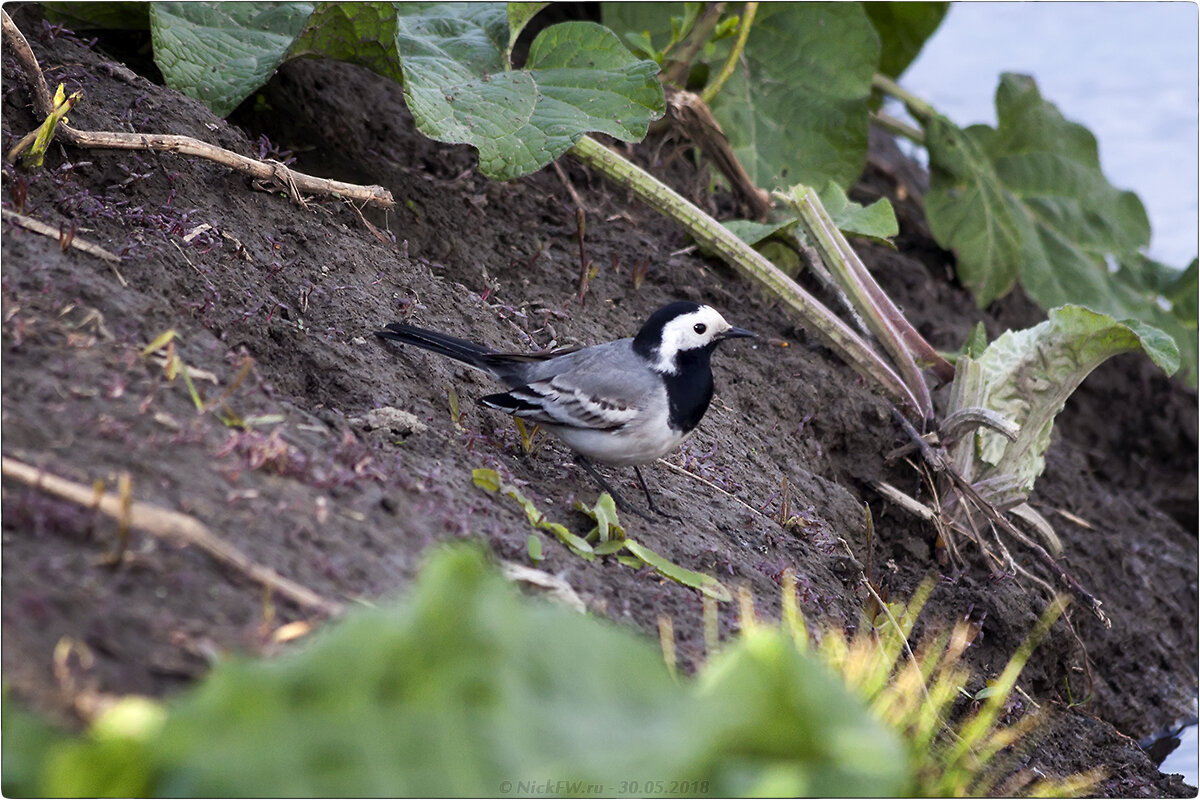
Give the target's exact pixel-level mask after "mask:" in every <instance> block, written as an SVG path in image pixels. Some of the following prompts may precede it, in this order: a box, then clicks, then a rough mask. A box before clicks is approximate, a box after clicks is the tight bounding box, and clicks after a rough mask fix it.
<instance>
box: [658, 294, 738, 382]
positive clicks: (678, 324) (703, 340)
mask: <svg viewBox="0 0 1200 800" xmlns="http://www.w3.org/2000/svg"><path fill="white" fill-rule="evenodd" d="M732 327H733V326H732V325H730V324H729V323H728V322H726V321H725V318H724V317H722V316H721V315H720V314H719V313H718V312H717V310H716V309H715V308H711V307H709V306H700V308H698V309H696V310H695V311H693V312H691V313H689V314H684V315H683V316H679V317H676V318H675V319H673V320H671V321H670V322H668V323H667V324H666V325H664V326H663V331H662V342H661V343H660V344H659V346H658V363H657V364H655V365H654V368H655V369H656V370H658V371H659V372H666V373H669V374H672V375H673V374H675V369H676V366H675V356H676V355H678V354H679V353H681V352H683V351H685V350H698V349H700V348H703V347H708V346H709V345H710V344H712V342H713V340H714V339H716V338H717V337H718V336H719V335H720V334H722V333H724V332H725V331H727V330H729V329H730V328H732Z"/></svg>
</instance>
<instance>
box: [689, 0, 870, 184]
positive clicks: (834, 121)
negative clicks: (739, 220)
mask: <svg viewBox="0 0 1200 800" xmlns="http://www.w3.org/2000/svg"><path fill="white" fill-rule="evenodd" d="M879 46H880V45H879V36H878V34H876V33H875V29H874V27H872V25H871V21H870V20H869V19H868V18H867V15H866V13H865V12H864V11H863V7H862V5H861V4H859V3H764V4H762V5H760V6H759V9H758V14H757V16H756V17H755V20H754V25H753V27H751V29H750V37H749V39H748V40H747V41H746V49H745V53H744V56H743V58H744V66H741V67H740V68H739V69H737V70H736V71H735V72H734V74H733V76H732V77H731V78H730V80H729V82H728V83H726V84H725V88H724V89H722V90H721V93H720V94H719V95H717V97H716V98H715V99H714V100H713V103H712V111H713V115H714V116H716V118H717V121H718V122H720V123H721V127H722V128H723V129H724V131H725V134H726V136H727V137H728V138H729V144H730V146H731V147H732V148H733V151H734V154H735V155H736V156H737V157H738V160H739V161H741V163H742V166H743V167H745V168H746V172H747V173H748V174H749V175H750V179H751V180H752V181H753V182H754V184H755V185H756V186H761V187H763V188H766V189H785V188H787V187H788V186H791V185H793V184H795V183H805V184H808V185H809V186H824V185H825V184H826V183H827V182H828V181H830V180H832V181H834V182H836V183H837V184H839V185H840V186H849V185H851V184H852V183H854V181H855V180H857V179H858V176H859V174H860V173H861V172H862V168H863V163H864V161H865V159H866V154H867V126H868V109H867V100H868V99H869V98H870V95H871V76H872V75H873V74H874V72H875V69H876V66H877V65H878V63H879ZM728 47H729V45H728V43H727V42H722V43H721V46H720V47H719V49H718V53H719V52H722V51H727V49H728Z"/></svg>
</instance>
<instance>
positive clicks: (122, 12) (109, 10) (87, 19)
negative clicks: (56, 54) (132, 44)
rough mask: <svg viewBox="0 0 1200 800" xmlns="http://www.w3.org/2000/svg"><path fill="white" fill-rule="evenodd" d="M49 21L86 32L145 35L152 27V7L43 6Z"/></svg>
mask: <svg viewBox="0 0 1200 800" xmlns="http://www.w3.org/2000/svg"><path fill="white" fill-rule="evenodd" d="M39 5H41V7H42V10H43V11H45V12H46V17H47V18H48V19H49V20H50V21H51V22H57V23H59V24H62V25H66V26H67V27H69V28H71V29H73V30H77V31H84V30H90V29H93V28H98V29H103V30H135V31H144V30H146V29H147V28H149V27H150V4H149V3H131V2H113V3H40V4H39Z"/></svg>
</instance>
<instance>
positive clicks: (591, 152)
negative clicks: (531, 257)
mask: <svg viewBox="0 0 1200 800" xmlns="http://www.w3.org/2000/svg"><path fill="white" fill-rule="evenodd" d="M568 152H569V153H570V154H571V155H572V156H574V157H575V158H577V159H578V160H579V161H581V162H583V163H584V164H586V165H588V166H590V167H592V168H593V169H596V170H598V171H600V172H602V173H603V174H604V175H605V176H607V177H608V178H609V179H611V180H613V181H615V182H616V183H618V184H620V185H621V186H624V187H626V188H628V189H630V190H632V191H633V192H634V193H635V194H636V195H637V196H638V197H639V198H640V199H641V200H642V201H643V202H645V203H646V204H647V205H649V206H650V207H651V208H653V209H655V210H656V211H658V212H660V213H662V214H664V215H666V216H668V217H670V218H671V219H674V220H676V221H677V222H679V223H680V224H681V225H683V226H684V228H685V229H686V230H687V231H688V233H690V234H691V235H692V237H693V238H695V239H696V240H697V241H699V242H700V243H702V244H704V245H706V246H707V247H709V248H711V249H712V250H714V251H715V252H716V253H717V254H718V255H720V256H721V257H722V258H723V259H725V261H727V262H728V263H729V264H730V265H732V266H733V267H734V268H735V269H737V270H738V271H739V272H740V273H742V274H743V275H745V276H746V277H748V278H750V279H751V280H753V281H755V282H756V283H758V284H759V285H760V286H763V287H764V288H766V289H767V290H768V291H769V292H770V293H771V294H772V295H774V296H776V297H778V298H779V299H781V300H782V301H783V302H784V303H785V304H787V305H788V306H790V307H791V308H792V309H794V310H795V311H797V312H799V314H800V316H801V318H802V319H803V320H804V321H805V323H806V324H807V325H808V326H809V327H810V329H811V330H813V331H814V332H815V333H817V334H818V335H819V336H820V337H821V339H822V340H823V342H824V343H825V344H826V345H827V346H828V347H829V348H830V349H832V350H833V351H834V352H835V353H837V354H838V356H840V357H841V358H842V359H843V360H844V361H846V363H848V364H849V365H850V366H851V367H853V368H854V370H855V371H857V372H858V373H859V374H861V375H863V376H865V377H868V378H870V379H871V380H873V381H875V382H876V383H878V384H879V385H880V386H882V387H883V389H884V390H885V391H886V392H887V393H888V394H890V395H892V396H893V397H896V398H898V399H899V400H900V402H901V403H903V404H904V405H905V406H906V407H907V408H908V410H909V411H911V412H914V413H918V414H920V413H921V408H922V405H921V403H920V402H918V400H917V398H916V397H915V396H914V395H913V392H912V390H911V389H910V388H909V387H908V386H907V385H906V384H905V382H904V381H903V380H901V379H900V377H899V376H898V375H897V374H896V373H895V371H894V370H893V369H892V368H891V367H890V366H889V365H888V364H887V362H885V361H884V360H883V359H882V358H880V356H879V355H878V354H877V353H875V351H874V350H872V349H871V348H870V346H869V345H867V343H866V342H865V341H863V339H862V338H861V337H860V336H859V335H858V334H856V333H855V332H854V331H853V330H851V329H850V327H849V326H847V325H846V323H844V322H842V320H841V319H839V318H838V317H836V316H834V315H833V314H832V313H831V312H830V311H829V309H827V308H825V306H823V305H822V304H821V302H820V301H819V300H817V299H816V298H815V297H813V296H812V295H810V294H809V293H808V292H806V291H804V289H803V288H801V287H800V286H799V285H798V284H797V283H796V282H795V281H793V280H792V279H791V278H789V277H788V276H787V275H785V274H784V273H783V272H781V271H780V270H779V269H778V268H777V267H776V266H775V265H774V264H772V263H771V262H770V261H768V260H767V259H765V258H763V256H762V255H760V254H759V253H758V251H756V250H754V248H752V247H750V246H749V245H748V244H746V243H745V242H743V241H742V240H741V239H739V238H738V237H737V236H735V235H734V234H733V233H732V232H730V231H729V229H727V228H726V227H725V226H723V225H721V223H719V222H717V221H716V220H715V219H713V218H712V217H710V216H709V215H708V214H705V213H704V212H703V211H701V210H700V209H699V208H697V207H696V206H695V205H693V204H692V203H690V202H688V201H687V200H686V199H685V198H683V197H682V196H681V195H679V194H678V193H677V192H675V191H674V190H673V189H671V188H670V187H668V186H665V185H664V184H663V183H661V182H660V181H659V180H658V179H657V178H655V177H654V176H652V175H650V173H648V172H646V171H645V170H643V169H642V168H640V167H638V166H637V165H635V164H633V163H631V162H629V161H628V160H626V159H624V158H622V157H621V156H619V155H618V154H616V153H614V152H613V151H612V150H609V149H608V148H607V147H605V146H604V145H602V144H600V143H599V142H597V141H596V140H595V139H593V138H591V137H589V136H584V137H582V138H581V139H580V140H579V142H578V143H576V145H575V146H574V147H573V148H571V149H570V150H569V151H568Z"/></svg>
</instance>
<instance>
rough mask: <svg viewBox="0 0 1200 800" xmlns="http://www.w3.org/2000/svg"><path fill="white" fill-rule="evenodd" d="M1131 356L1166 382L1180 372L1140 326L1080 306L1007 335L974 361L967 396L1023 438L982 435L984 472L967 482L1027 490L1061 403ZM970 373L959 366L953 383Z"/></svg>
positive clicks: (1166, 349) (1169, 345)
mask: <svg viewBox="0 0 1200 800" xmlns="http://www.w3.org/2000/svg"><path fill="white" fill-rule="evenodd" d="M1132 350H1141V351H1143V352H1145V353H1146V355H1148V356H1149V357H1150V358H1151V360H1153V361H1154V363H1155V364H1157V365H1158V366H1159V367H1161V368H1162V369H1163V370H1164V371H1166V372H1167V373H1168V374H1171V373H1174V372H1175V371H1176V370H1177V369H1178V368H1179V350H1178V348H1177V347H1176V345H1175V342H1174V341H1173V340H1172V338H1171V337H1170V336H1168V335H1167V334H1165V333H1163V332H1162V331H1160V330H1158V329H1157V328H1154V327H1151V326H1150V325H1147V324H1145V323H1143V322H1141V321H1139V320H1133V319H1127V320H1121V321H1117V320H1114V319H1113V318H1112V317H1110V316H1108V315H1105V314H1099V313H1097V312H1095V311H1092V310H1090V309H1087V308H1084V307H1082V306H1063V307H1061V308H1056V309H1053V310H1052V311H1050V314H1049V319H1047V320H1046V321H1045V322H1043V323H1041V324H1039V325H1035V326H1034V327H1032V328H1027V329H1025V330H1021V331H1008V332H1006V333H1004V334H1002V335H1001V336H1000V337H999V338H997V339H996V340H995V341H994V342H992V343H991V344H990V345H988V348H987V350H985V351H984V353H983V355H981V356H980V357H979V358H978V359H976V360H975V361H976V364H977V365H978V367H979V370H978V372H977V376H978V377H977V378H976V379H977V380H979V381H980V383H981V386H980V387H978V388H976V387H972V389H971V391H968V392H965V395H966V396H975V397H979V398H982V401H983V405H984V406H985V407H986V408H988V409H990V410H992V411H996V412H998V413H1000V414H1002V415H1003V416H1005V417H1006V418H1008V419H1009V420H1010V421H1012V422H1014V423H1016V424H1017V425H1019V426H1020V428H1021V430H1020V433H1019V434H1018V436H1017V439H1016V441H1009V440H1008V439H1006V438H1004V437H1003V436H1001V435H1000V434H998V433H995V432H993V431H990V430H981V431H980V432H979V433H978V434H977V435H978V437H979V449H978V456H979V459H980V460H981V461H982V462H984V465H985V466H983V467H982V469H977V470H973V471H972V472H973V477H974V478H975V479H977V480H978V479H987V478H992V477H996V476H1010V477H1012V478H1014V479H1015V480H1016V484H1017V485H1018V486H1019V487H1020V488H1021V489H1022V490H1023V491H1026V492H1028V491H1029V490H1030V489H1032V488H1033V483H1034V480H1035V479H1036V478H1037V477H1038V476H1039V475H1041V474H1042V470H1043V469H1044V468H1045V458H1044V455H1045V452H1046V448H1048V447H1049V446H1050V430H1051V428H1052V426H1053V424H1054V418H1055V417H1056V416H1057V415H1058V413H1059V412H1060V411H1062V409H1063V405H1064V404H1065V403H1066V401H1067V398H1068V397H1070V396H1071V394H1072V393H1073V392H1074V391H1075V389H1076V388H1078V386H1079V384H1080V383H1082V382H1083V379H1084V378H1086V377H1087V376H1088V374H1089V373H1090V372H1091V371H1092V370H1094V369H1095V368H1096V367H1097V366H1099V365H1100V364H1101V363H1103V362H1104V361H1105V360H1107V359H1108V358H1111V357H1112V356H1115V355H1117V354H1119V353H1125V352H1129V351H1132ZM969 360H970V359H969V358H968V357H967V356H962V357H961V359H960V361H969ZM969 372H970V370H967V369H965V368H964V365H963V364H961V363H960V368H959V375H960V376H962V375H967V374H968V373H969ZM959 379H960V378H959V377H956V379H955V380H956V381H957V380H959ZM959 388H961V387H959ZM988 465H990V466H988Z"/></svg>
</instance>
